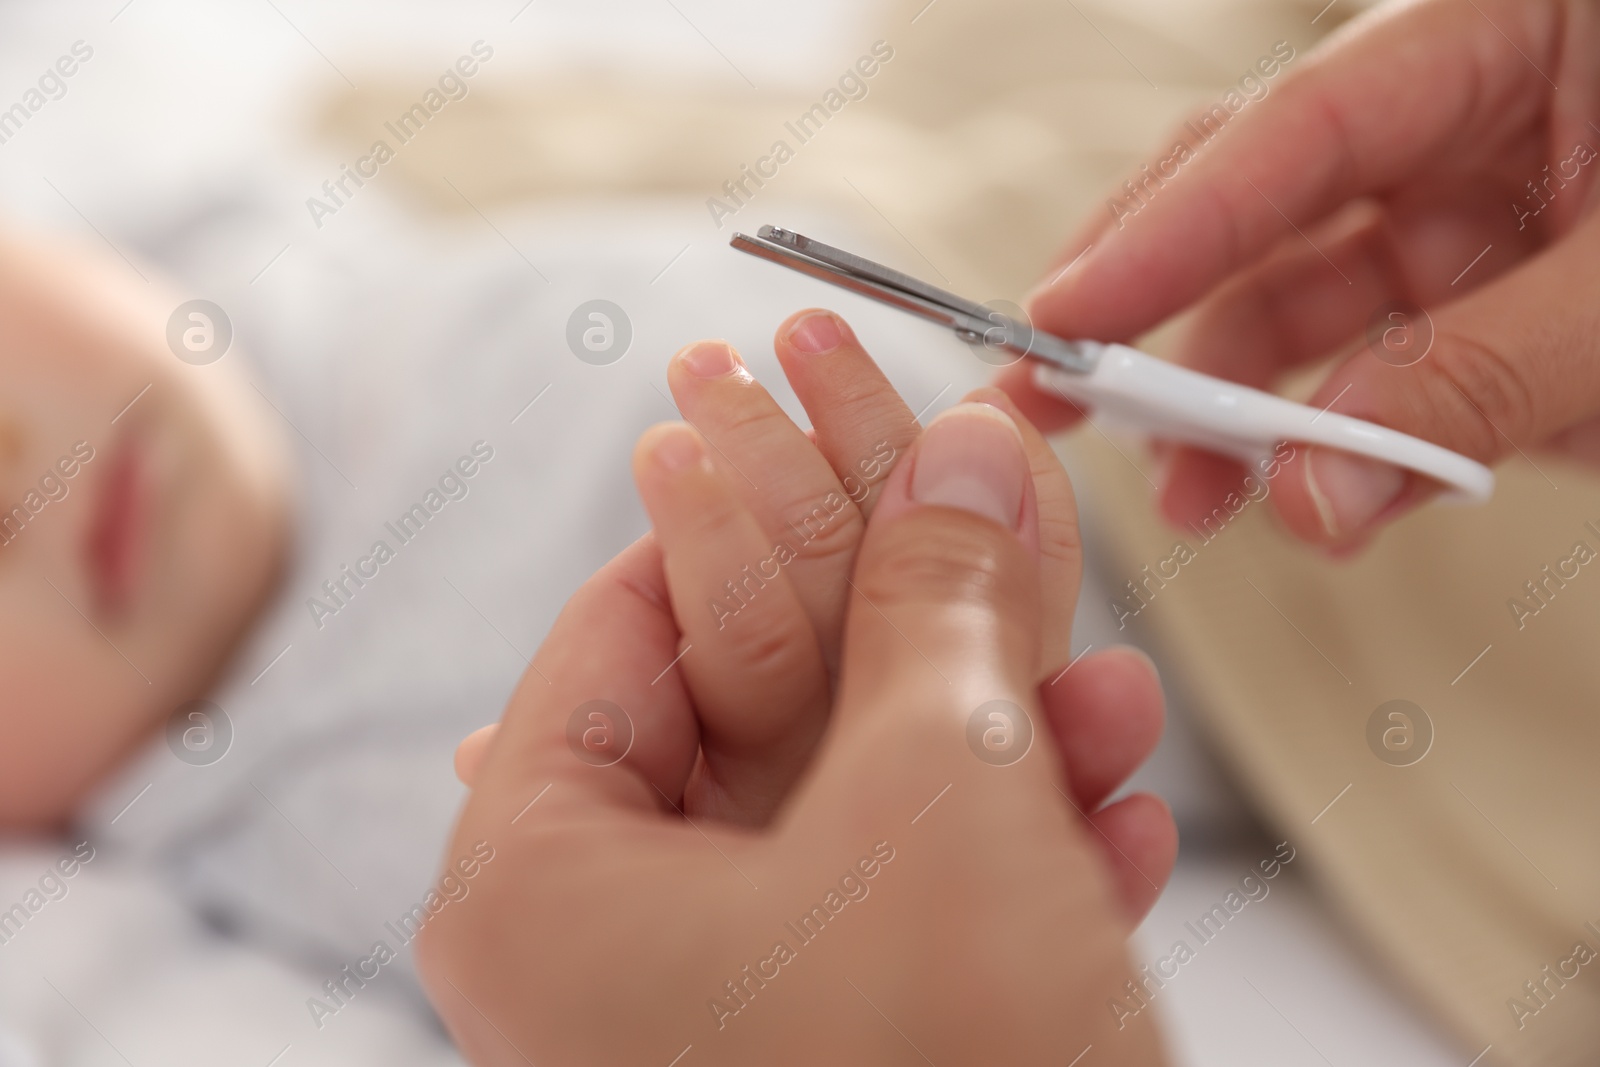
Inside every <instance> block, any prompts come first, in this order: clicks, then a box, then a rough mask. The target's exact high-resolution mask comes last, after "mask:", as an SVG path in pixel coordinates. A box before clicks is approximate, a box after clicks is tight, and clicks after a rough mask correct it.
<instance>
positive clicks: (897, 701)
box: [837, 403, 1042, 733]
mask: <svg viewBox="0 0 1600 1067" xmlns="http://www.w3.org/2000/svg"><path fill="white" fill-rule="evenodd" d="M1038 543H1039V542H1038V506H1037V501H1036V499H1035V496H1034V486H1033V478H1032V475H1031V473H1030V470H1029V464H1028V459H1027V455H1026V453H1025V452H1024V451H1023V443H1022V438H1021V436H1020V434H1019V433H1018V431H1017V427H1016V424H1015V423H1013V422H1012V421H1011V419H1010V418H1009V417H1008V416H1007V415H1006V413H1005V412H1003V411H1001V410H1000V409H999V408H996V407H992V406H990V405H987V404H974V403H969V404H961V405H958V406H957V407H954V408H952V409H950V410H949V411H946V412H945V413H943V414H942V415H940V416H939V417H938V418H936V419H934V420H933V422H932V423H930V424H929V426H928V428H927V430H926V431H925V432H924V434H923V436H922V438H921V439H920V440H919V441H918V442H917V444H916V446H915V449H914V451H913V452H912V453H911V455H910V456H909V457H908V459H907V461H905V462H903V463H901V464H900V466H899V467H897V468H896V470H895V472H894V474H893V475H892V476H891V477H890V480H889V482H888V483H887V484H886V485H885V486H884V490H883V495H882V497H881V498H880V501H879V503H878V506H877V509H876V511H875V512H874V513H873V516H872V520H871V522H870V524H869V525H868V528H867V533H866V535H865V537H864V538H863V541H862V545H861V550H860V554H859V555H858V557H857V561H856V568H855V576H854V579H853V582H852V585H853V589H852V592H851V604H850V609H849V615H848V618H847V621H846V625H845V643H844V653H843V663H842V668H841V686H840V693H839V701H838V712H837V714H838V716H839V718H840V720H841V724H842V725H844V726H845V727H846V728H847V729H848V728H849V725H850V722H851V720H853V719H855V720H860V719H874V720H878V721H879V724H881V725H885V726H887V727H888V728H889V729H890V730H892V731H895V732H897V733H900V732H902V730H903V728H904V727H905V726H906V725H907V723H906V721H905V720H907V719H909V720H912V721H913V722H915V723H917V724H920V725H924V726H926V725H932V724H934V723H943V725H944V726H945V727H956V728H959V727H961V726H963V725H964V722H965V719H966V717H967V713H969V712H971V711H972V710H973V709H976V708H978V707H979V706H980V705H983V704H985V703H987V702H990V701H996V700H1000V701H1006V702H1008V703H1009V704H1011V705H1012V706H1016V707H1023V708H1029V707H1031V704H1032V701H1033V689H1034V681H1035V680H1036V679H1037V677H1038V671H1039V665H1038V660H1039V655H1040V650H1039V643H1040V625H1041V619H1042V612H1041V610H1040V602H1039V596H1040V593H1039V568H1038ZM1028 714H1029V715H1030V716H1031V715H1032V712H1031V710H1030V711H1029V712H1028Z"/></svg>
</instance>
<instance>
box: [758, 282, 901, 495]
mask: <svg viewBox="0 0 1600 1067" xmlns="http://www.w3.org/2000/svg"><path fill="white" fill-rule="evenodd" d="M773 348H774V349H775V350H776V351H777V353H778V362H779V363H781V364H783V373H784V374H785V375H786V376H787V377H788V379H789V384H790V385H791V386H793V387H794V391H795V395H796V396H797V397H799V398H800V403H801V404H802V405H803V406H804V407H805V409H806V414H807V415H809V416H811V425H812V426H813V427H815V429H816V438H815V439H816V444H817V448H818V450H820V451H821V452H822V454H823V456H824V457H826V458H827V461H828V463H829V464H831V465H832V467H833V469H834V472H835V473H836V474H837V475H838V477H839V480H840V482H841V483H843V485H844V488H845V491H846V493H848V494H849V496H850V499H851V500H854V501H856V503H857V504H859V505H860V507H861V511H862V514H864V515H870V514H871V513H872V505H873V503H874V502H875V501H876V500H877V498H878V486H879V485H881V484H882V482H883V480H884V478H886V477H887V476H888V474H889V471H890V470H891V469H892V468H893V466H894V464H895V461H896V460H897V459H898V458H899V457H900V456H901V455H902V454H904V452H905V450H906V448H908V447H909V446H910V444H911V442H913V441H915V440H916V439H917V436H918V435H919V434H920V433H921V432H922V427H921V426H919V425H917V417H916V416H915V415H914V414H912V411H911V409H910V408H908V407H907V406H906V402H905V401H904V400H902V399H901V398H900V394H899V393H897V392H895V389H894V386H892V385H890V384H889V379H887V378H885V377H884V376H883V371H881V370H879V369H878V365H877V364H876V363H874V362H873V361H872V357H871V356H869V355H867V353H866V352H865V351H863V350H862V348H861V342H859V341H857V340H856V335H855V333H854V331H852V330H851V329H850V327H849V325H848V324H847V323H846V322H845V321H844V320H843V319H841V318H840V317H839V316H837V315H835V314H834V313H833V312H831V311H822V310H818V309H815V308H813V309H811V310H809V311H801V312H797V313H796V314H794V315H791V316H790V317H789V318H788V319H787V320H786V321H785V322H784V323H783V325H781V326H779V327H778V332H777V336H776V337H775V338H774V339H773Z"/></svg>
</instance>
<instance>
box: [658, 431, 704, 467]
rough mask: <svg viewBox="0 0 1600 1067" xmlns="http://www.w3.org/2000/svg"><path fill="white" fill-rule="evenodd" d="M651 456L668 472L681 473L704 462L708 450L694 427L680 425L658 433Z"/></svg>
mask: <svg viewBox="0 0 1600 1067" xmlns="http://www.w3.org/2000/svg"><path fill="white" fill-rule="evenodd" d="M650 454H651V455H652V456H653V457H654V458H655V461H656V462H657V463H659V464H660V465H661V466H662V467H663V468H665V469H666V470H669V471H681V470H687V469H688V468H690V467H692V466H694V465H695V464H697V463H702V462H704V461H705V456H706V450H705V449H704V448H703V447H702V446H701V444H700V435H699V434H698V433H696V432H695V431H694V429H693V428H692V427H689V426H681V425H679V426H668V427H664V428H662V429H661V430H660V431H658V432H657V436H656V440H655V446H654V447H653V448H652V449H651V450H650Z"/></svg>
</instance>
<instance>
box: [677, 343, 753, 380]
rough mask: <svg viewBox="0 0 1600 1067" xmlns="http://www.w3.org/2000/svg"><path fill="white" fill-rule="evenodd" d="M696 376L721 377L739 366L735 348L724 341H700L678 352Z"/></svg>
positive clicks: (690, 371) (685, 364)
mask: <svg viewBox="0 0 1600 1067" xmlns="http://www.w3.org/2000/svg"><path fill="white" fill-rule="evenodd" d="M678 358H679V359H681V360H682V361H683V365H684V366H685V367H687V368H689V373H690V374H693V375H694V376H695V377H696V378H721V377H722V376H723V375H726V374H732V373H733V372H734V370H735V369H736V368H737V367H738V366H739V360H738V359H737V358H736V357H735V356H734V354H733V349H732V348H731V347H730V346H729V345H728V344H726V343H725V342H723V341H698V342H696V343H695V344H692V345H690V346H689V347H688V348H686V349H684V350H683V351H682V352H680V353H679V354H678Z"/></svg>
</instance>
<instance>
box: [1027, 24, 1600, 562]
mask: <svg viewBox="0 0 1600 1067" xmlns="http://www.w3.org/2000/svg"><path fill="white" fill-rule="evenodd" d="M1558 87H1559V89H1558ZM1213 125H1216V123H1215V121H1214V120H1213ZM1194 128H1196V129H1198V128H1199V122H1198V120H1197V122H1196V123H1195V126H1194ZM1183 139H1184V141H1185V144H1186V145H1187V147H1188V148H1189V149H1194V150H1195V151H1194V153H1193V158H1192V159H1191V160H1190V161H1188V162H1185V163H1183V164H1182V165H1181V166H1179V167H1178V170H1177V174H1176V176H1175V177H1171V178H1170V179H1155V180H1147V179H1146V178H1145V177H1144V176H1143V175H1142V174H1141V175H1138V176H1135V179H1134V181H1135V183H1144V184H1143V186H1142V188H1141V189H1140V191H1139V197H1138V199H1137V200H1132V201H1130V205H1131V208H1132V210H1131V211H1130V210H1127V207H1128V206H1130V205H1125V209H1124V210H1123V211H1119V212H1116V213H1115V214H1116V215H1117V216H1119V217H1118V218H1113V213H1112V212H1109V211H1101V212H1098V213H1097V215H1098V218H1097V219H1096V220H1095V221H1093V222H1092V223H1090V224H1089V225H1088V226H1086V227H1085V228H1084V229H1083V231H1082V232H1080V233H1079V234H1078V235H1077V237H1076V238H1075V239H1073V240H1072V241H1071V242H1069V244H1068V245H1067V247H1066V248H1065V249H1064V252H1063V258H1062V260H1061V261H1060V262H1061V263H1069V262H1070V261H1071V260H1072V259H1073V258H1074V257H1076V256H1078V255H1079V253H1080V252H1081V251H1082V250H1083V249H1084V248H1085V247H1086V246H1088V247H1090V248H1091V250H1090V251H1088V252H1087V253H1086V254H1084V255H1083V258H1082V260H1081V261H1079V262H1078V263H1077V265H1075V266H1073V267H1072V268H1071V269H1069V270H1067V271H1066V272H1065V274H1063V275H1060V276H1059V277H1054V276H1053V277H1052V280H1051V281H1050V282H1049V283H1048V284H1046V285H1045V286H1044V287H1042V288H1041V289H1040V290H1039V291H1038V292H1037V293H1036V294H1035V295H1034V297H1033V301H1032V314H1033V316H1034V318H1035V320H1036V321H1037V322H1038V324H1039V325H1040V326H1042V327H1043V328H1044V329H1047V330H1049V331H1051V332H1053V333H1058V334H1061V335H1063V336H1086V337H1095V338H1099V339H1103V340H1107V341H1119V340H1127V339H1131V338H1133V337H1135V336H1137V335H1139V334H1141V333H1143V332H1144V331H1146V330H1148V329H1150V328H1151V327H1153V326H1155V325H1156V324H1158V323H1160V322H1161V321H1162V320H1164V319H1166V318H1168V317H1169V316H1171V315H1173V314H1174V313H1176V312H1178V311H1180V310H1183V309H1185V308H1187V307H1189V306H1190V305H1191V304H1195V303H1196V302H1198V306H1197V307H1196V308H1195V312H1194V315H1193V318H1192V321H1191V323H1190V326H1189V329H1188V330H1187V334H1186V336H1185V338H1184V339H1183V341H1182V342H1181V345H1180V348H1179V351H1178V358H1179V360H1180V361H1181V362H1183V363H1184V364H1186V365H1188V366H1190V367H1194V368H1195V369H1197V370H1201V371H1204V372H1207V373H1210V374H1216V375H1219V376H1222V377H1226V378H1231V379H1234V380H1236V381H1241V382H1244V383H1246V384H1249V385H1253V386H1257V387H1261V388H1270V387H1272V386H1273V385H1274V384H1275V383H1277V382H1278V381H1279V379H1280V378H1281V377H1282V376H1283V375H1284V373H1285V372H1287V371H1289V370H1291V369H1292V368H1295V367H1297V366H1301V365H1304V364H1307V363H1310V362H1312V361H1316V360H1319V359H1322V358H1323V357H1326V356H1329V355H1331V354H1334V353H1336V352H1338V351H1340V350H1342V349H1345V348H1346V347H1347V346H1348V345H1350V343H1351V342H1353V341H1356V340H1357V339H1359V338H1363V336H1364V335H1366V334H1369V333H1370V334H1372V335H1374V336H1375V337H1377V338H1378V340H1376V341H1375V342H1371V343H1368V344H1365V345H1363V346H1362V347H1361V348H1358V349H1357V350H1356V352H1355V354H1353V355H1350V356H1349V357H1348V358H1346V359H1345V360H1344V361H1343V362H1341V363H1340V364H1339V365H1338V366H1337V367H1335V369H1334V370H1333V371H1332V373H1331V374H1329V375H1328V377H1327V379H1326V380H1325V381H1324V382H1323V383H1322V386H1321V388H1320V389H1318V390H1317V392H1316V394H1315V396H1313V397H1312V399H1311V400H1310V403H1311V404H1312V405H1314V406H1317V407H1322V406H1325V405H1332V407H1333V410H1336V411H1339V412H1342V413H1344V414H1348V415H1353V416H1356V417H1358V418H1363V419H1369V420H1372V421H1374V422H1377V423H1381V424H1383V425H1386V426H1391V427H1394V428H1395V429H1398V430H1401V431H1403V432H1405V433H1409V434H1413V435H1416V436H1418V437H1422V438H1425V439H1427V440H1430V441H1435V442H1437V443H1439V444H1441V445H1443V446H1445V447H1446V448H1450V449H1454V450H1456V451H1459V452H1462V453H1464V454H1466V455H1469V456H1471V457H1473V458H1475V459H1478V460H1481V461H1483V462H1486V463H1492V462H1495V461H1496V460H1499V459H1502V458H1504V457H1506V456H1507V455H1509V454H1511V453H1512V452H1525V451H1527V450H1531V449H1533V448H1534V447H1535V446H1548V447H1551V448H1555V449H1560V450H1562V451H1565V452H1567V453H1569V454H1572V455H1575V456H1578V457H1582V458H1584V459H1587V460H1590V461H1595V460H1600V305H1597V303H1596V301H1595V300H1594V298H1593V293H1594V287H1595V283H1596V279H1597V278H1600V220H1597V216H1596V215H1595V214H1594V213H1593V212H1591V211H1590V210H1589V209H1590V207H1591V206H1592V204H1593V200H1594V196H1593V194H1594V190H1595V188H1596V182H1595V178H1596V175H1597V174H1600V160H1597V147H1600V7H1597V6H1596V5H1595V4H1593V3H1589V2H1582V0H1467V2H1462V0H1427V2H1420V3H1411V4H1404V5H1391V6H1387V7H1385V8H1383V9H1380V10H1379V11H1376V12H1373V13H1371V14H1370V15H1368V16H1366V17H1363V18H1361V19H1358V20H1357V21H1356V22H1355V23H1353V24H1351V25H1350V26H1348V27H1346V29H1345V30H1344V31H1342V32H1340V33H1338V34H1336V35H1335V36H1334V37H1333V38H1332V39H1330V40H1329V41H1328V42H1327V44H1326V45H1325V47H1323V48H1321V49H1319V51H1318V52H1317V53H1316V54H1315V55H1313V56H1310V57H1308V58H1306V59H1305V60H1303V61H1302V62H1301V63H1300V65H1298V66H1296V67H1295V68H1294V69H1293V70H1292V71H1288V72H1285V73H1284V74H1283V75H1282V76H1281V80H1279V81H1278V82H1276V83H1275V84H1273V86H1272V89H1271V93H1270V95H1268V96H1267V97H1266V98H1265V99H1262V100H1259V101H1258V102H1254V103H1251V104H1249V105H1248V106H1247V107H1246V108H1245V109H1244V110H1242V111H1241V112H1240V113H1239V114H1238V115H1237V116H1236V117H1233V118H1231V119H1228V120H1226V125H1224V126H1222V127H1221V129H1220V132H1216V133H1215V134H1214V137H1213V139H1212V140H1211V141H1210V142H1209V143H1206V144H1204V145H1203V146H1201V145H1199V144H1198V143H1197V138H1195V137H1194V135H1193V134H1192V133H1191V132H1188V130H1187V129H1186V131H1185V133H1184V134H1183ZM1175 155H1177V156H1180V158H1181V157H1182V156H1183V153H1178V152H1177V146H1176V145H1174V146H1172V147H1171V148H1167V149H1164V150H1163V151H1162V152H1161V158H1162V159H1164V160H1165V159H1168V158H1172V157H1174V156H1175ZM1171 169H1172V168H1171V166H1168V167H1167V171H1168V172H1169V173H1170V171H1171ZM1122 197H1123V199H1124V200H1128V199H1129V198H1128V197H1127V195H1126V194H1122ZM1055 273H1056V272H1052V274H1053V275H1054V274H1055ZM1397 302H1400V303H1409V304H1412V305H1419V306H1420V307H1421V308H1425V309H1426V314H1425V315H1416V314H1411V315H1409V316H1408V315H1406V314H1405V313H1403V312H1402V313H1401V315H1402V317H1401V318H1391V317H1389V312H1390V311H1391V310H1393V309H1392V308H1390V307H1388V306H1387V305H1391V304H1393V303H1397ZM1429 320H1431V334H1432V343H1431V349H1426V352H1427V354H1426V355H1425V356H1423V357H1422V358H1421V359H1420V360H1418V361H1417V362H1415V363H1412V364H1411V365H1408V366H1396V365H1395V364H1400V363H1405V362H1407V361H1409V360H1411V359H1414V358H1416V355H1417V353H1418V352H1421V351H1423V350H1424V349H1425V348H1426V342H1427V339H1428V331H1429ZM1386 329H1387V330H1389V333H1388V343H1389V345H1390V346H1391V347H1393V346H1394V345H1396V344H1403V348H1402V351H1401V352H1392V351H1389V350H1387V349H1386V347H1385V341H1384V339H1383V334H1384V332H1385V330H1386ZM1407 330H1415V331H1418V333H1417V334H1415V335H1413V334H1407V333H1406V331H1407ZM1004 387H1005V388H1006V389H1007V390H1008V391H1009V392H1011V393H1012V395H1013V396H1014V397H1015V398H1016V399H1017V401H1018V404H1019V406H1020V407H1022V408H1023V410H1024V411H1025V412H1026V413H1027V414H1028V415H1029V417H1030V418H1032V419H1033V420H1034V421H1035V422H1036V423H1038V424H1039V425H1040V427H1041V428H1042V429H1051V428H1056V427H1059V426H1062V425H1065V424H1066V423H1068V422H1070V421H1072V420H1073V419H1075V418H1076V417H1077V413H1076V412H1075V411H1072V410H1070V409H1068V408H1066V407H1063V406H1062V405H1061V402H1060V401H1059V399H1057V400H1051V399H1050V398H1048V397H1046V396H1045V395H1042V394H1040V393H1037V392H1035V391H1034V390H1033V389H1032V387H1031V385H1030V384H1029V383H1028V382H1027V380H1026V374H1025V372H1024V371H1023V370H1022V369H1021V368H1016V369H1013V370H1012V371H1011V372H1009V373H1008V375H1007V377H1006V379H1005V382H1004ZM1240 477H1241V469H1240V468H1239V467H1238V466H1237V465H1235V464H1233V463H1231V462H1228V461H1224V460H1222V459H1219V458H1217V457H1216V456H1214V455H1211V454H1208V453H1203V452H1200V451H1197V450H1195V449H1191V448H1180V449H1177V450H1175V452H1174V453H1173V454H1172V456H1171V457H1170V462H1169V464H1168V468H1167V473H1166V483H1165V486H1164V487H1163V490H1162V504H1163V508H1164V510H1165V512H1166V514H1167V515H1168V517H1169V518H1170V519H1172V520H1173V521H1174V522H1176V523H1179V524H1182V523H1184V522H1187V521H1193V520H1197V519H1198V518H1199V517H1201V516H1203V515H1206V514H1208V513H1209V512H1210V511H1211V509H1212V508H1213V507H1215V506H1216V504H1217V503H1218V502H1219V501H1220V500H1221V498H1222V497H1223V496H1224V495H1226V493H1227V492H1228V491H1229V490H1231V489H1234V488H1236V487H1237V486H1238V484H1239V480H1240ZM1273 488H1274V490H1275V491H1274V492H1273V494H1272V499H1273V500H1275V501H1276V502H1277V508H1278V511H1279V513H1280V515H1281V516H1282V518H1283V519H1284V520H1285V522H1286V524H1287V526H1288V527H1289V529H1290V530H1291V531H1293V532H1294V533H1295V534H1296V535H1298V536H1299V537H1301V538H1304V539H1305V540H1307V541H1310V542H1313V543H1318V544H1323V545H1328V546H1332V547H1335V548H1337V549H1341V550H1345V549H1350V548H1353V547H1356V546H1359V545H1360V544H1362V543H1364V542H1365V541H1366V540H1367V539H1368V538H1370V537H1371V536H1372V534H1373V533H1374V532H1375V531H1376V530H1377V529H1378V528H1379V527H1380V526H1382V525H1383V524H1384V523H1386V522H1388V521H1390V520H1392V519H1394V518H1395V517H1397V516H1398V515H1400V514H1402V513H1403V512H1405V511H1406V510H1408V509H1410V508H1411V507H1413V506H1415V505H1417V504H1418V503H1419V502H1421V501H1423V500H1425V499H1426V498H1428V497H1429V496H1431V495H1432V494H1433V493H1434V492H1436V491H1437V488H1438V487H1437V486H1436V485H1435V484H1433V483H1431V482H1429V481H1428V480H1426V479H1423V478H1420V477H1417V476H1414V475H1410V474H1407V473H1405V472H1402V471H1400V470H1397V469H1395V468H1393V467H1389V466H1387V465H1384V464H1381V463H1376V462H1372V461H1368V460H1364V459H1357V458H1354V457H1351V456H1348V455H1346V454H1343V453H1338V452H1333V451H1328V450H1320V449H1316V448H1309V449H1308V448H1302V449H1300V450H1299V452H1298V454H1297V455H1296V457H1295V458H1294V459H1293V460H1292V461H1291V462H1289V463H1287V464H1285V465H1284V466H1283V469H1282V472H1281V473H1280V474H1279V475H1278V477H1277V479H1276V481H1275V483H1274V486H1273Z"/></svg>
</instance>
